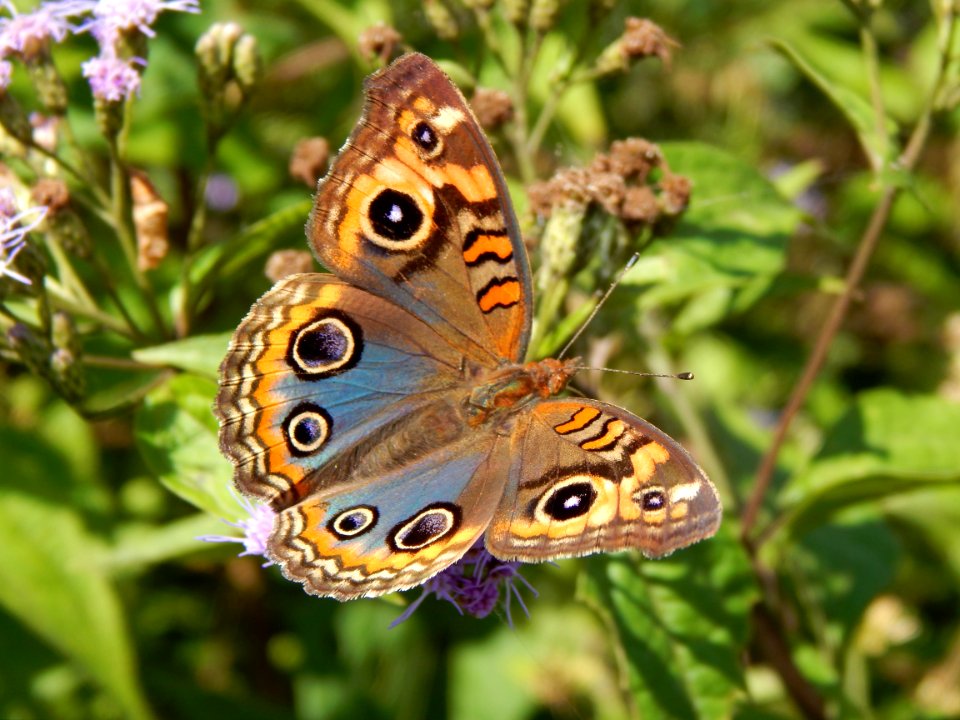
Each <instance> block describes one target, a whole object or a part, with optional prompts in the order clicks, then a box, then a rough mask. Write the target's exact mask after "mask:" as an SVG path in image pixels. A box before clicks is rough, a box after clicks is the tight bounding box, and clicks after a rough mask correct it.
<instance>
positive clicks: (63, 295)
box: [0, 277, 140, 340]
mask: <svg viewBox="0 0 960 720" xmlns="http://www.w3.org/2000/svg"><path fill="white" fill-rule="evenodd" d="M44 286H45V287H46V289H47V293H48V294H49V296H50V302H51V304H52V305H53V307H54V308H56V309H57V310H66V311H67V312H69V313H70V314H71V315H74V316H77V317H84V318H87V319H89V320H93V321H94V322H96V323H98V324H99V325H101V326H102V327H104V328H106V329H108V330H110V331H112V332H115V333H117V334H118V335H122V336H123V337H127V338H130V339H132V340H136V339H138V338H139V337H140V334H139V332H135V331H133V330H131V329H130V328H129V327H127V325H125V324H124V323H122V322H120V321H119V320H117V318H115V317H114V316H113V315H110V314H108V313H105V312H103V311H102V310H100V309H99V308H97V307H95V306H89V305H85V304H83V303H79V302H77V299H76V298H75V297H74V296H73V295H71V294H70V293H69V292H67V291H66V289H65V288H63V286H61V285H60V283H58V282H57V281H56V280H54V279H53V278H51V277H47V278H46V280H45V282H44ZM0 307H2V306H0Z"/></svg>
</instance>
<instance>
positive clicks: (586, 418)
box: [553, 407, 600, 435]
mask: <svg viewBox="0 0 960 720" xmlns="http://www.w3.org/2000/svg"><path fill="white" fill-rule="evenodd" d="M599 416H600V411H599V410H597V409H596V408H592V407H582V408H580V409H579V410H577V411H576V412H575V413H574V414H573V417H572V418H570V419H569V420H567V421H566V422H563V423H560V424H559V425H556V426H554V428H553V429H554V430H556V431H557V432H558V433H560V434H561V435H567V434H569V433H572V432H576V431H577V430H583V428H585V427H586V426H587V425H589V424H590V423H592V422H593V421H594V420H596V419H597V418H598V417H599Z"/></svg>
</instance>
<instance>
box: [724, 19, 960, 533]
mask: <svg viewBox="0 0 960 720" xmlns="http://www.w3.org/2000/svg"><path fill="white" fill-rule="evenodd" d="M946 23H947V27H946V29H945V30H944V32H942V33H941V35H940V38H941V42H940V48H939V49H940V66H939V69H938V75H937V78H936V80H935V82H934V84H933V87H932V88H931V91H930V96H929V98H928V102H927V104H926V107H925V108H924V110H923V113H922V114H921V116H920V118H919V120H918V121H917V124H916V126H915V127H914V129H913V132H912V133H911V135H910V139H909V140H908V142H907V145H906V148H905V149H904V151H903V154H902V155H901V156H900V158H899V160H898V163H897V164H898V166H899V167H900V168H901V169H902V170H904V171H906V172H911V171H912V170H913V169H914V167H915V166H916V164H917V161H918V160H919V159H920V153H921V152H922V151H923V148H924V147H925V146H926V143H927V139H928V138H929V135H930V129H931V127H932V122H933V114H934V112H936V110H937V99H938V98H939V97H940V93H941V91H942V89H943V87H944V86H945V84H946V82H947V81H948V76H949V68H950V57H949V54H950V48H951V46H952V43H953V39H954V36H955V33H956V25H957V17H956V15H955V14H954V13H952V12H951V13H949V15H948V17H947V19H946ZM900 192H901V188H900V187H898V186H895V185H888V186H887V187H886V188H885V189H884V191H883V193H882V195H881V196H880V201H879V202H878V203H877V206H876V207H875V208H874V211H873V213H872V214H871V217H870V221H869V223H868V224H867V228H866V230H865V231H864V234H863V236H862V237H861V239H860V242H859V244H858V246H857V252H856V254H855V255H854V258H853V261H852V263H851V264H850V268H849V270H848V271H847V274H846V278H845V287H844V291H843V292H842V293H841V294H840V295H839V296H837V298H836V300H835V301H834V304H833V306H832V307H831V309H830V312H829V314H828V316H827V320H826V322H825V323H824V324H823V327H822V328H821V329H820V334H819V335H818V337H817V340H816V342H815V343H814V347H813V350H812V352H811V353H810V356H809V357H808V358H807V362H806V364H805V366H804V368H803V372H802V373H801V375H800V379H799V381H798V382H797V384H796V385H795V386H794V389H793V392H792V393H791V395H790V398H789V400H788V401H787V405H786V407H785V408H784V410H783V413H782V414H781V416H780V420H779V422H778V423H777V427H776V429H775V430H774V434H773V440H772V442H771V443H770V447H769V449H768V450H767V452H766V454H765V455H764V456H763V459H762V461H761V463H760V467H759V468H758V469H757V480H756V482H755V484H754V488H753V492H752V493H751V496H750V498H749V500H748V502H747V505H746V509H745V510H744V513H743V524H742V527H741V534H742V536H743V538H744V539H745V540H746V541H747V546H748V548H751V549H752V550H753V551H756V548H757V546H758V544H759V543H760V542H762V541H764V540H765V539H766V537H768V536H769V534H768V533H761V535H760V536H759V537H758V539H757V541H756V542H753V541H751V540H750V534H751V531H752V530H753V525H754V523H755V522H756V520H757V516H758V514H759V512H760V508H761V507H762V505H763V499H764V497H765V495H766V493H767V490H768V489H769V487H770V482H771V479H772V478H773V473H774V470H775V469H776V464H777V457H778V456H779V454H780V449H781V448H782V446H783V443H784V441H785V440H786V437H787V433H788V431H789V430H790V425H791V423H792V422H793V419H794V417H795V416H796V414H797V412H799V410H800V408H801V407H802V406H803V404H804V402H805V401H806V398H807V395H808V393H809V392H810V388H811V387H812V386H813V382H814V380H816V378H817V375H818V374H819V373H820V370H821V369H822V367H823V363H824V360H825V359H826V357H827V353H828V351H829V349H830V346H831V345H832V343H833V339H834V337H836V334H837V332H838V331H839V329H840V326H841V324H842V323H843V320H844V318H845V317H846V313H847V310H848V309H849V307H850V302H851V300H852V299H853V297H854V294H855V293H856V292H857V289H858V287H859V285H860V281H861V280H862V279H863V275H864V273H865V271H866V268H867V265H868V264H869V262H870V258H871V257H872V256H873V252H874V250H875V249H876V246H877V243H878V242H879V240H880V236H881V234H882V233H883V230H884V228H885V227H886V224H887V221H888V220H889V218H890V212H891V210H892V209H893V204H894V202H895V201H896V199H897V197H898V196H899V194H900Z"/></svg>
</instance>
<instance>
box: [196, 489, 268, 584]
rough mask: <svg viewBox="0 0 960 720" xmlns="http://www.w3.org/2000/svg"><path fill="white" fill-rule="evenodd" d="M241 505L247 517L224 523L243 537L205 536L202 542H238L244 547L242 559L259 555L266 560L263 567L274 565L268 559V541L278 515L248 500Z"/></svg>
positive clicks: (243, 500)
mask: <svg viewBox="0 0 960 720" xmlns="http://www.w3.org/2000/svg"><path fill="white" fill-rule="evenodd" d="M238 500H239V502H240V505H241V506H242V507H243V509H244V510H245V511H246V513H247V517H246V518H243V519H242V520H237V521H236V522H229V521H224V522H226V523H227V525H232V526H233V527H235V528H237V529H238V530H240V531H241V532H242V533H243V536H242V537H237V536H236V535H203V536H202V537H200V538H199V539H200V540H204V541H205V542H236V543H240V544H241V545H243V552H242V553H240V557H244V556H246V555H259V556H260V557H262V558H266V561H265V562H264V563H263V567H270V566H271V565H273V564H274V563H273V560H271V559H270V558H269V557H267V541H268V540H269V539H270V533H272V532H273V521H274V519H275V518H276V513H274V512H273V510H271V509H270V507H269V506H267V505H260V504H255V503H252V502H251V501H250V500H248V499H247V498H239V499H238Z"/></svg>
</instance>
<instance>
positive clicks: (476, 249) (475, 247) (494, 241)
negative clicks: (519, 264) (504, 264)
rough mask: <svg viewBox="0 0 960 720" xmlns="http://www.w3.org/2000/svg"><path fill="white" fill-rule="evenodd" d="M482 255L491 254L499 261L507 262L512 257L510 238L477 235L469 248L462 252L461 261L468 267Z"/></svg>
mask: <svg viewBox="0 0 960 720" xmlns="http://www.w3.org/2000/svg"><path fill="white" fill-rule="evenodd" d="M484 253H493V254H494V255H496V256H497V257H498V258H500V259H501V260H509V259H510V258H511V257H512V256H513V246H512V245H511V244H510V238H508V237H507V236H505V235H479V236H478V237H477V239H476V240H474V241H473V243H472V244H471V245H470V247H468V248H467V249H466V250H464V251H463V260H464V262H466V263H467V264H468V265H469V264H470V263H474V262H476V261H477V260H478V259H479V258H480V256H481V255H483V254H484Z"/></svg>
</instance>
